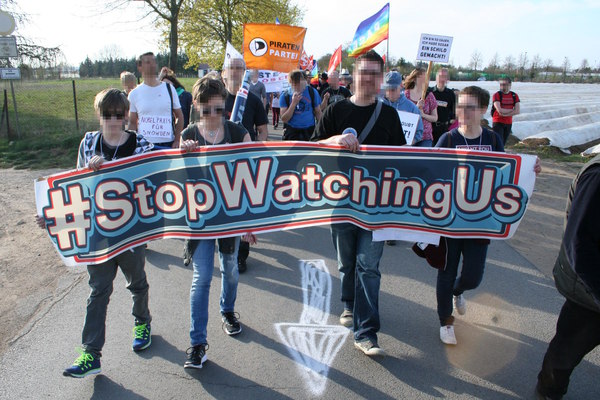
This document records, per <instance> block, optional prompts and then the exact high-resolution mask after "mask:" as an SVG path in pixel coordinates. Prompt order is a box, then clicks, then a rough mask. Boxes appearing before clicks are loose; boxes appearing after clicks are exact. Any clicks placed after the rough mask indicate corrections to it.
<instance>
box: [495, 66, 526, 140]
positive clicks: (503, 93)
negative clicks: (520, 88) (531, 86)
mask: <svg viewBox="0 0 600 400" xmlns="http://www.w3.org/2000/svg"><path fill="white" fill-rule="evenodd" d="M510 86H511V80H510V78H509V77H508V76H506V77H502V78H500V90H499V91H497V92H496V93H494V97H493V99H492V102H493V106H492V122H493V127H492V129H493V130H494V132H497V133H499V134H500V136H501V137H502V141H503V143H504V144H506V140H507V139H508V137H509V136H510V134H511V132H512V117H513V116H515V115H517V114H519V113H520V112H521V106H520V101H521V100H519V95H518V94H516V93H515V92H513V91H512V90H510Z"/></svg>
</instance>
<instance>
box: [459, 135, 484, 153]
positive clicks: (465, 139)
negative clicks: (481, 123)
mask: <svg viewBox="0 0 600 400" xmlns="http://www.w3.org/2000/svg"><path fill="white" fill-rule="evenodd" d="M460 136H462V137H463V140H464V141H465V144H466V145H467V147H469V143H468V142H467V138H466V137H465V135H460ZM481 139H483V131H481V133H480V134H479V150H481Z"/></svg>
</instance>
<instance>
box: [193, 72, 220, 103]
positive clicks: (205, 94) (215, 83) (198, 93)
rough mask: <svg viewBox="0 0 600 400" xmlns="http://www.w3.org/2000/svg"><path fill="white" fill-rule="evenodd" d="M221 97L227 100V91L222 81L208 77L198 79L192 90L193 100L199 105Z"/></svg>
mask: <svg viewBox="0 0 600 400" xmlns="http://www.w3.org/2000/svg"><path fill="white" fill-rule="evenodd" d="M215 96H217V97H218V96H220V97H222V98H223V100H225V99H226V98H227V89H225V84H224V83H223V81H222V80H220V79H215V78H213V77H212V76H209V75H206V76H203V77H202V78H200V79H198V80H197V81H196V83H194V87H193V88H192V98H193V99H194V101H195V102H197V103H208V101H209V100H210V98H211V97H215Z"/></svg>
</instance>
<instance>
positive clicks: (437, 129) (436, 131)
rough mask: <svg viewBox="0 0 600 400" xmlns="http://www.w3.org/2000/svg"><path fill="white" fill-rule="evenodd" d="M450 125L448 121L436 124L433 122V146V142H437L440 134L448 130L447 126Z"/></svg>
mask: <svg viewBox="0 0 600 400" xmlns="http://www.w3.org/2000/svg"><path fill="white" fill-rule="evenodd" d="M449 126H450V124H449V123H448V122H445V123H440V124H438V123H437V122H436V123H434V124H433V131H432V134H433V146H435V144H436V143H437V141H438V140H440V136H442V135H443V134H444V133H446V132H448V127H449Z"/></svg>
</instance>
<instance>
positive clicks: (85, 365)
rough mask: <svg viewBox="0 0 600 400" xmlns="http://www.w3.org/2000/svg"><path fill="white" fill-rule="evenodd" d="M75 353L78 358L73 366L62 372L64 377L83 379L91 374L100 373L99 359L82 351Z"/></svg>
mask: <svg viewBox="0 0 600 400" xmlns="http://www.w3.org/2000/svg"><path fill="white" fill-rule="evenodd" d="M77 351H78V352H79V354H80V356H79V357H77V359H76V360H75V362H74V363H73V365H71V366H70V367H69V368H67V369H65V370H64V371H63V375H64V376H72V377H73V378H84V377H86V376H88V375H91V374H98V373H100V371H101V370H100V358H96V357H94V356H93V355H92V354H91V353H88V352H87V351H84V350H82V349H77Z"/></svg>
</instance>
